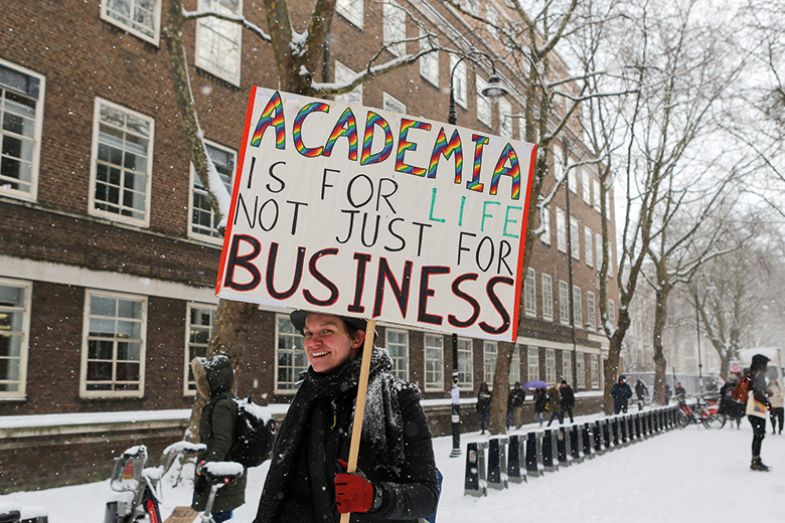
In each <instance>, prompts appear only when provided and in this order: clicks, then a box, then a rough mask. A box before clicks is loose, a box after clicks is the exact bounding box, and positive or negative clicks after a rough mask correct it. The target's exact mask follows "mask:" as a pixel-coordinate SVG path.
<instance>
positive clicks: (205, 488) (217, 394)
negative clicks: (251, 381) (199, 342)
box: [191, 355, 246, 523]
mask: <svg viewBox="0 0 785 523" xmlns="http://www.w3.org/2000/svg"><path fill="white" fill-rule="evenodd" d="M191 368H192V369H193V371H194V378H195V380H196V388H197V392H198V394H200V395H203V396H205V397H206V398H209V401H208V402H207V405H205V406H204V409H203V410H202V417H201V420H200V421H199V436H200V440H201V442H202V443H204V444H205V445H206V446H207V447H206V449H205V450H204V451H202V452H201V453H200V454H199V460H198V461H199V465H200V466H201V465H203V464H204V463H209V462H212V461H230V460H229V458H228V454H229V450H230V449H231V448H232V444H233V443H234V439H235V423H236V421H237V406H236V404H235V402H234V396H233V395H232V384H233V382H234V371H233V370H232V364H231V362H230V361H229V358H227V357H226V356H223V355H219V356H213V357H212V358H196V359H195V360H194V361H193V362H191ZM199 469H200V467H197V476H196V479H195V480H194V494H193V501H192V503H191V508H193V509H194V510H196V511H199V512H201V511H203V510H204V509H205V504H206V503H207V498H208V497H209V495H210V484H209V483H208V482H207V480H206V479H205V477H204V476H203V475H201V473H200V472H199ZM245 476H246V475H245V471H244V473H243V475H242V476H241V477H240V478H238V480H237V481H236V482H235V483H233V484H229V485H226V486H224V487H221V488H220V489H219V490H218V492H217V494H216V496H215V501H214V503H213V507H212V515H213V519H214V520H215V522H216V523H221V522H223V521H226V520H228V519H231V517H232V511H233V510H234V509H235V508H237V507H239V506H240V505H242V504H243V503H245V483H246V479H245Z"/></svg>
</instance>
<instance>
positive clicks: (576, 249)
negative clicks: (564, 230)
mask: <svg viewBox="0 0 785 523" xmlns="http://www.w3.org/2000/svg"><path fill="white" fill-rule="evenodd" d="M570 254H571V255H572V257H573V259H575V260H580V259H581V228H580V227H579V226H578V220H577V219H576V218H572V217H570Z"/></svg>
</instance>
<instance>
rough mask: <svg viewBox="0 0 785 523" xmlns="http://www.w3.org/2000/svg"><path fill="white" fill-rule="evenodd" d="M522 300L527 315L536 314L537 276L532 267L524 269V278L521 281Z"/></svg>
mask: <svg viewBox="0 0 785 523" xmlns="http://www.w3.org/2000/svg"><path fill="white" fill-rule="evenodd" d="M523 301H524V304H525V310H526V315H527V316H537V278H536V275H535V274H534V269H532V268H528V269H526V279H525V280H524V282H523Z"/></svg>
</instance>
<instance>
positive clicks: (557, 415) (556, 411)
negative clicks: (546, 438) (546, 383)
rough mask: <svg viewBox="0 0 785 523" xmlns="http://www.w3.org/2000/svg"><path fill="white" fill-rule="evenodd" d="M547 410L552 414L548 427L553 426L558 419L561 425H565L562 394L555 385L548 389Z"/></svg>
mask: <svg viewBox="0 0 785 523" xmlns="http://www.w3.org/2000/svg"><path fill="white" fill-rule="evenodd" d="M547 410H548V411H549V412H550V413H551V418H550V419H549V420H548V425H547V426H548V427H550V426H551V423H553V420H555V419H558V420H559V425H563V424H564V413H562V410H561V394H560V392H559V387H557V386H556V385H554V386H553V387H551V388H550V389H548V407H547Z"/></svg>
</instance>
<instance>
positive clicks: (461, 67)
mask: <svg viewBox="0 0 785 523" xmlns="http://www.w3.org/2000/svg"><path fill="white" fill-rule="evenodd" d="M460 59H461V57H460V56H456V55H454V54H451V55H450V73H452V72H453V68H454V67H455V74H454V75H453V78H454V81H453V78H450V79H448V80H450V82H451V84H452V87H453V96H454V97H455V103H457V104H458V105H460V106H461V107H463V108H464V109H466V108H467V107H468V106H469V85H468V78H467V73H466V60H463V61H462V62H461V63H459V64H458V66H457V67H456V66H455V64H456V63H457V62H458V60H460ZM447 94H450V93H447Z"/></svg>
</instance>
